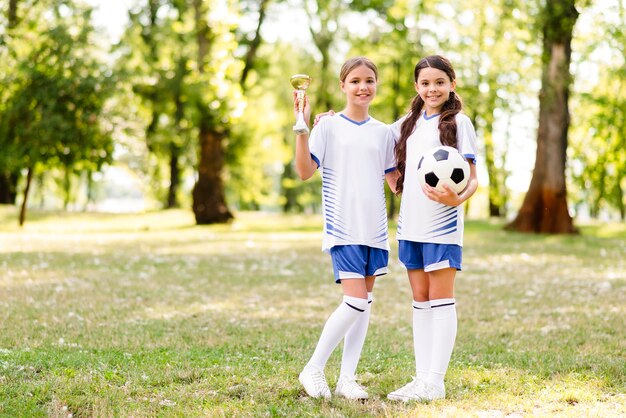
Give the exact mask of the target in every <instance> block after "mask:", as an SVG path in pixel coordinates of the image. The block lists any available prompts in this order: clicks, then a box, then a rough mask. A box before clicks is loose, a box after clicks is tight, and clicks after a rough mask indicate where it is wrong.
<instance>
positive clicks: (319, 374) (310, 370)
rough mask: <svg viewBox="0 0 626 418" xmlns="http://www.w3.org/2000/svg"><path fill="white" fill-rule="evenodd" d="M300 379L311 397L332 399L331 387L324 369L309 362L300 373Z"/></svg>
mask: <svg viewBox="0 0 626 418" xmlns="http://www.w3.org/2000/svg"><path fill="white" fill-rule="evenodd" d="M299 380H300V383H302V386H304V390H305V391H306V393H307V394H308V395H309V396H310V397H312V398H326V399H330V397H331V394H330V388H329V387H328V383H327V382H326V376H324V371H323V370H320V369H318V368H315V367H313V366H309V365H308V364H307V365H306V366H304V369H303V370H302V372H301V373H300V376H299Z"/></svg>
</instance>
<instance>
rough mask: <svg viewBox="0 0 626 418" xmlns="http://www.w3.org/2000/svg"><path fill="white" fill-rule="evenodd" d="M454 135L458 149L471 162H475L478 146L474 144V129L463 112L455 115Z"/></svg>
mask: <svg viewBox="0 0 626 418" xmlns="http://www.w3.org/2000/svg"><path fill="white" fill-rule="evenodd" d="M456 123H457V127H456V135H457V139H458V142H459V144H458V146H459V151H460V152H461V154H462V155H463V156H464V157H465V158H466V159H467V160H468V161H470V162H471V163H473V164H476V160H477V158H476V157H477V155H478V149H477V148H478V147H477V146H476V131H475V130H474V125H472V121H471V120H470V119H469V118H468V117H467V115H464V114H461V113H460V114H458V115H457V121H456Z"/></svg>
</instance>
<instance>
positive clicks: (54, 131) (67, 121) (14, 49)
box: [0, 6, 113, 170]
mask: <svg viewBox="0 0 626 418" xmlns="http://www.w3.org/2000/svg"><path fill="white" fill-rule="evenodd" d="M34 9H35V10H34V14H35V15H36V14H37V12H39V13H42V14H43V13H44V12H46V10H47V12H48V13H51V14H52V19H51V20H50V22H49V23H48V26H47V27H45V28H44V27H42V26H39V27H38V33H36V34H35V33H33V31H32V29H31V28H30V27H29V26H28V25H27V24H23V25H22V26H21V27H20V28H18V29H15V30H13V31H11V32H10V35H9V36H6V37H5V42H6V44H5V46H4V47H3V48H7V50H8V51H9V52H8V53H6V54H5V56H7V57H8V61H9V63H10V64H12V65H13V71H12V72H11V73H7V74H6V75H5V76H4V77H3V80H2V84H3V85H5V86H8V87H7V89H6V90H4V91H3V93H2V96H3V97H4V99H5V100H4V103H3V105H2V107H3V111H2V112H1V114H0V148H2V149H3V153H2V156H3V157H0V159H1V160H2V163H3V164H2V165H4V166H5V167H8V168H9V169H21V168H26V167H31V168H32V167H35V166H36V165H37V166H40V167H63V168H66V169H68V170H72V169H78V170H80V169H90V170H98V169H99V168H100V167H101V166H102V165H103V164H104V163H106V162H110V161H111V156H112V151H113V142H112V140H111V138H110V136H109V134H108V133H107V132H106V131H105V130H104V128H103V126H104V123H103V122H104V121H103V120H102V119H103V118H102V116H103V114H104V106H105V102H106V100H107V98H109V97H110V96H111V94H112V91H113V89H112V87H113V80H112V78H111V76H110V74H109V72H108V70H107V69H106V67H105V66H104V65H103V64H102V63H100V62H99V61H98V60H97V59H95V58H94V57H93V54H92V52H93V49H92V47H91V45H90V43H91V41H92V37H93V29H92V27H91V23H90V15H91V11H90V10H89V9H80V8H76V9H71V8H69V7H67V6H63V7H54V8H52V9H38V8H36V7H35V6H34Z"/></svg>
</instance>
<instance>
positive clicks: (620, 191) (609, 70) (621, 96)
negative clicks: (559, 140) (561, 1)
mask: <svg viewBox="0 0 626 418" xmlns="http://www.w3.org/2000/svg"><path fill="white" fill-rule="evenodd" d="M590 12H592V13H593V14H592V16H593V17H592V18H591V19H592V20H593V21H594V22H597V21H599V20H600V19H602V20H603V21H604V22H605V24H604V25H602V26H599V25H597V26H594V27H591V28H590V30H588V31H587V32H582V31H581V32H580V33H579V38H578V40H577V46H578V48H579V49H581V50H582V51H583V52H584V53H585V54H586V55H588V56H589V59H588V60H587V61H586V62H585V63H584V65H586V66H588V67H587V68H584V67H583V66H582V65H583V64H581V67H580V69H579V70H578V71H580V76H581V82H580V87H579V88H578V89H577V90H578V91H577V93H578V94H576V95H575V96H574V100H573V103H574V106H573V109H572V115H573V120H576V123H575V124H573V125H572V129H571V131H570V138H571V141H570V142H571V149H570V150H569V153H568V158H569V160H570V164H569V166H570V168H569V173H570V183H569V185H568V186H569V190H570V195H571V196H572V200H573V203H574V205H575V206H576V207H577V209H578V210H580V211H583V212H584V211H588V212H589V214H590V215H591V216H593V217H599V216H607V215H609V214H611V213H618V214H619V217H620V218H621V219H622V220H623V219H626V182H625V179H626V99H625V97H626V61H625V58H624V57H625V55H624V53H625V52H626V51H625V47H624V45H626V32H624V28H623V24H622V23H623V20H624V18H625V17H626V9H625V8H624V6H616V7H614V8H613V9H606V8H602V9H600V10H593V9H592V10H591V11H590ZM607 34H608V35H607ZM590 69H593V70H595V71H594V72H595V74H596V76H595V77H585V75H584V74H588V73H589V72H590ZM583 71H584V74H583Z"/></svg>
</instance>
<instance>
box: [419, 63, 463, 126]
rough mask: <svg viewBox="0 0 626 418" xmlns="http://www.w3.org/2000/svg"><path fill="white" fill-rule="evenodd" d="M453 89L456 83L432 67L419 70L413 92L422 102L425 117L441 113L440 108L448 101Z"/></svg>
mask: <svg viewBox="0 0 626 418" xmlns="http://www.w3.org/2000/svg"><path fill="white" fill-rule="evenodd" d="M454 87H456V81H455V80H450V77H448V74H446V73H445V72H443V71H441V70H438V69H436V68H432V67H427V68H423V69H422V70H420V72H419V75H418V76H417V82H416V83H415V90H416V91H417V94H419V95H420V97H421V98H422V100H423V101H424V110H425V111H426V115H427V116H432V115H434V114H438V113H441V108H442V107H443V105H444V104H445V102H446V101H448V98H449V97H450V92H451V91H454Z"/></svg>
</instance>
